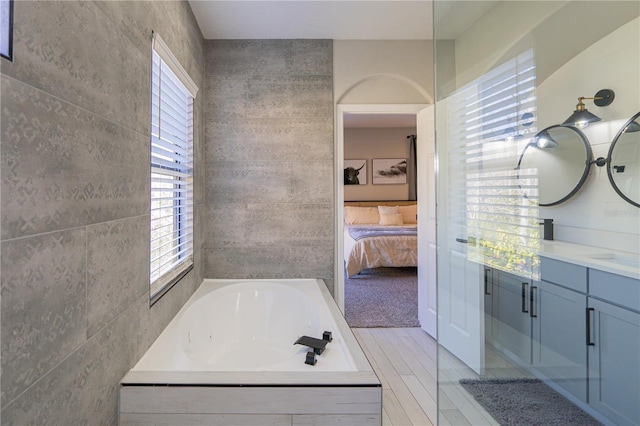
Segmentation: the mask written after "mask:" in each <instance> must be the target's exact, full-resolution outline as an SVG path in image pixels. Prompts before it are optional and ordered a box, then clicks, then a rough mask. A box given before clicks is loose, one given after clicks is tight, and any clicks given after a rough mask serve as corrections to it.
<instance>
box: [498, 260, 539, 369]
mask: <svg viewBox="0 0 640 426" xmlns="http://www.w3.org/2000/svg"><path fill="white" fill-rule="evenodd" d="M530 287H531V282H530V280H528V279H527V278H523V277H519V276H517V275H513V274H509V273H506V272H503V271H498V270H494V271H493V306H492V308H493V316H492V338H493V341H494V342H495V343H496V344H497V346H498V347H499V348H501V349H505V350H507V351H509V352H511V354H512V355H515V356H516V357H517V358H519V359H520V360H521V361H522V362H523V363H525V364H530V363H531V318H530V317H529V291H530Z"/></svg>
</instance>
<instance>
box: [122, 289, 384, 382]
mask: <svg viewBox="0 0 640 426" xmlns="http://www.w3.org/2000/svg"><path fill="white" fill-rule="evenodd" d="M205 281H214V282H217V283H219V284H220V285H221V286H223V285H229V284H233V283H240V282H276V283H277V282H289V283H292V282H295V281H314V282H315V283H316V286H317V288H318V289H319V290H320V294H321V295H322V297H323V299H324V301H325V303H326V305H327V307H328V309H329V311H330V312H331V314H332V315H333V319H334V321H335V322H336V325H337V327H338V330H339V331H340V334H341V335H342V338H343V339H344V342H345V344H346V346H347V348H348V349H349V351H350V353H351V357H352V358H353V361H354V364H355V367H356V371H337V372H331V371H327V372H279V371H273V372H272V371H135V370H131V369H130V370H129V371H128V372H127V374H126V375H125V376H124V378H123V379H122V380H121V381H120V385H121V386H162V385H176V386H178V385H179V386H225V387H233V386H278V387H279V386H287V387H289V386H293V387H296V386H297V387H306V386H375V387H380V386H382V384H381V382H380V380H379V379H378V377H377V376H376V374H375V372H374V371H373V368H372V367H371V364H370V363H369V361H368V360H367V357H366V356H365V354H364V352H363V350H362V348H361V347H360V344H359V343H358V341H357V340H356V338H355V335H354V334H353V332H352V331H351V328H350V327H349V325H348V324H347V322H346V320H345V318H344V316H343V315H342V312H341V311H340V309H339V308H338V305H337V304H336V302H335V300H334V299H333V297H332V296H331V294H330V293H329V290H328V289H327V286H326V285H325V283H324V281H322V280H321V279H317V278H287V279H276V278H274V279H212V278H205V279H203V280H202V282H201V283H200V285H199V286H198V289H196V291H195V292H194V294H193V295H191V297H190V298H189V300H187V302H186V303H185V304H184V305H183V306H182V308H180V310H179V312H178V313H177V314H176V316H177V315H179V314H180V313H181V312H182V310H183V309H185V308H186V307H188V306H189V305H190V304H191V303H192V302H193V299H194V296H195V295H196V294H197V293H198V290H199V289H200V287H201V286H202V285H203V284H204V283H205ZM132 368H133V366H132Z"/></svg>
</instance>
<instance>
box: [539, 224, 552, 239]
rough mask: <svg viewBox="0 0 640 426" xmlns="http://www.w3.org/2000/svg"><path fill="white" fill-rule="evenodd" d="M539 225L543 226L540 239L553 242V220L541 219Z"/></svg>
mask: <svg viewBox="0 0 640 426" xmlns="http://www.w3.org/2000/svg"><path fill="white" fill-rule="evenodd" d="M540 225H543V229H542V238H543V239H545V240H549V241H553V219H542V222H540Z"/></svg>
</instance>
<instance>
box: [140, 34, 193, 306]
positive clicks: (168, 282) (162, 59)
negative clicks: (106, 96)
mask: <svg viewBox="0 0 640 426" xmlns="http://www.w3.org/2000/svg"><path fill="white" fill-rule="evenodd" d="M197 90H198V88H197V87H196V85H195V84H194V83H193V81H192V80H191V79H190V78H189V76H188V75H187V73H186V72H185V71H184V69H183V68H182V66H180V64H179V63H178V61H177V60H176V59H175V57H174V56H173V54H172V53H171V52H170V51H169V49H168V48H167V46H166V45H165V44H164V42H163V41H162V39H161V38H160V37H159V36H158V34H157V33H154V35H153V52H152V73H151V268H150V298H151V300H152V301H155V300H157V299H158V298H159V297H160V296H162V294H164V292H166V291H167V290H168V289H169V288H171V286H172V285H173V284H175V283H176V282H177V281H178V280H180V278H182V277H183V276H184V275H185V274H186V273H187V272H189V270H191V268H193V100H194V98H195V95H196V92H197Z"/></svg>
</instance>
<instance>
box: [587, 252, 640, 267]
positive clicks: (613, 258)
mask: <svg viewBox="0 0 640 426" xmlns="http://www.w3.org/2000/svg"><path fill="white" fill-rule="evenodd" d="M587 257H589V258H590V259H594V260H600V261H603V262H611V263H615V264H617V265H622V266H629V267H631V268H640V259H639V258H637V257H632V256H620V255H619V254H614V253H600V254H594V255H590V256H587Z"/></svg>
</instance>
